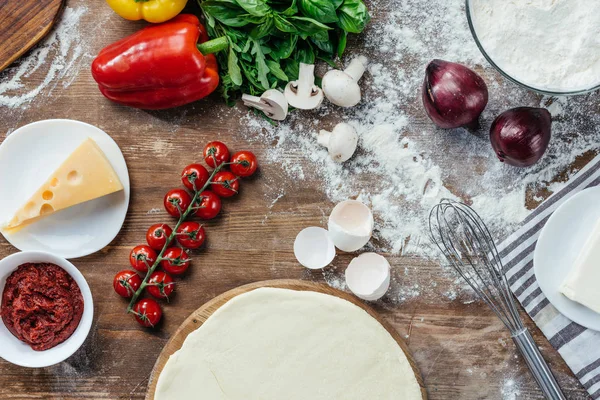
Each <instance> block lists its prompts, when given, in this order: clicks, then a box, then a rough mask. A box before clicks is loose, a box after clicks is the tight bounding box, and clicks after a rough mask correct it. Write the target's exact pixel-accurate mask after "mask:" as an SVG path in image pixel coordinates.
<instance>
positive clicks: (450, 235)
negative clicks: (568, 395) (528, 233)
mask: <svg viewBox="0 0 600 400" xmlns="http://www.w3.org/2000/svg"><path fill="white" fill-rule="evenodd" d="M429 230H430V232H431V236H432V239H433V241H434V242H435V244H436V245H437V246H438V247H439V249H440V250H441V251H442V253H443V254H444V256H445V257H446V258H447V259H448V262H450V264H451V265H452V266H453V267H454V269H456V271H457V272H458V273H459V274H460V276H462V277H463V279H464V280H466V281H467V283H468V284H469V285H470V286H471V287H472V288H473V290H474V291H475V292H476V293H477V295H478V296H479V297H480V298H481V299H482V300H483V301H484V302H485V303H486V304H487V305H488V306H489V307H490V308H491V309H492V310H493V311H494V313H495V314H496V315H497V316H498V318H500V320H501V321H502V323H504V325H505V326H506V327H507V328H508V329H509V330H510V333H511V335H512V339H513V341H514V342H515V344H516V346H517V348H518V349H519V351H520V352H521V354H522V355H523V357H524V358H525V361H526V362H527V365H528V366H529V369H530V370H531V372H532V373H533V376H534V378H535V380H536V381H537V383H538V384H539V386H540V388H541V389H542V392H543V393H544V396H545V397H546V398H547V399H552V400H559V399H565V396H564V394H563V393H562V391H561V389H560V387H559V386H558V383H557V382H556V379H554V376H553V375H552V372H551V371H550V368H549V367H548V364H546V361H544V359H543V358H542V355H541V353H540V351H539V349H538V348H537V346H536V344H535V342H534V341H533V338H532V336H531V334H530V333H529V331H528V330H527V328H525V326H524V325H523V321H522V320H521V318H520V317H519V312H518V310H517V306H516V305H515V301H514V299H513V296H512V293H511V292H510V287H509V284H508V280H507V279H506V276H505V274H504V270H503V266H502V261H501V259H500V255H499V254H498V250H497V248H496V245H495V244H494V240H493V239H492V236H491V235H490V232H489V230H488V228H487V227H486V226H485V224H484V222H483V221H482V220H481V217H480V216H479V215H477V213H476V212H475V211H474V210H473V209H472V208H471V207H469V206H467V205H466V204H463V203H459V202H456V201H453V200H448V199H444V200H442V201H441V202H440V204H438V205H436V206H435V207H433V209H432V210H431V213H430V214H429Z"/></svg>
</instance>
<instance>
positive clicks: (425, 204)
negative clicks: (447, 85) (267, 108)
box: [242, 0, 600, 298]
mask: <svg viewBox="0 0 600 400" xmlns="http://www.w3.org/2000/svg"><path fill="white" fill-rule="evenodd" d="M371 10H374V14H375V15H374V18H373V21H372V23H371V25H370V26H369V28H368V29H367V31H366V38H365V40H364V46H366V49H363V50H362V51H363V52H366V53H367V55H368V56H369V58H370V60H371V64H370V66H369V69H368V72H367V74H366V75H365V77H364V78H363V80H362V82H361V83H362V87H363V88H364V89H363V100H362V102H361V104H360V105H359V106H357V107H355V108H352V109H347V110H346V109H340V108H337V107H334V106H331V105H330V104H325V105H324V106H323V107H322V108H321V109H319V110H318V111H315V112H312V113H307V112H294V113H292V114H291V117H290V118H289V119H288V121H286V122H285V123H282V124H280V125H279V126H277V127H273V126H271V125H269V124H268V123H266V122H264V121H262V120H260V119H258V118H256V117H254V116H252V115H249V116H248V117H246V118H245V120H244V121H243V122H242V123H243V124H244V125H245V126H247V127H248V129H247V130H245V133H244V134H245V135H246V137H247V139H248V140H257V141H262V142H267V143H273V147H272V149H271V151H270V152H269V153H268V155H267V157H268V158H269V159H270V161H271V162H277V163H281V164H282V168H283V170H284V171H285V173H286V174H287V175H288V176H289V177H291V178H292V179H293V180H303V179H309V178H310V179H316V180H319V181H322V182H323V187H322V190H323V191H324V192H325V193H326V194H327V195H328V197H329V198H330V200H331V201H332V202H339V201H342V200H346V199H348V198H358V199H360V200H362V201H364V202H366V203H367V204H369V205H370V207H371V208H372V209H373V212H374V215H375V218H376V231H375V232H374V238H375V239H376V240H375V241H374V242H373V243H372V246H373V250H376V251H386V252H390V253H393V254H404V255H420V256H437V254H438V253H437V249H436V248H434V246H433V245H432V244H431V242H430V241H429V238H428V215H429V210H430V208H431V207H432V206H433V205H434V204H436V203H437V202H438V201H439V200H440V199H442V198H448V197H449V198H455V199H462V200H463V201H465V202H467V203H469V204H472V205H473V206H474V207H475V209H476V210H477V211H478V212H479V213H480V214H481V215H482V217H483V219H484V220H485V221H486V222H487V223H488V225H489V226H490V228H491V230H492V234H493V235H495V237H496V238H497V239H501V238H503V237H504V236H506V235H507V234H508V233H509V232H510V230H511V229H512V228H513V227H515V226H516V225H517V224H518V223H519V222H520V221H521V220H522V219H523V218H524V217H526V216H527V215H528V214H529V213H530V211H531V210H529V209H528V208H527V207H526V206H525V199H526V194H527V193H531V194H532V196H533V198H534V199H536V200H538V201H541V200H543V198H545V197H546V196H547V195H548V193H549V192H552V191H554V190H557V189H559V188H560V187H561V186H562V185H564V180H563V181H561V182H558V183H549V182H551V181H552V180H553V179H555V178H556V177H557V176H558V175H559V174H561V173H563V172H565V171H566V170H567V168H568V167H569V165H570V164H572V162H573V161H574V160H575V159H576V158H577V157H578V156H580V155H582V154H584V153H586V152H588V151H592V150H593V151H595V149H596V148H597V144H596V143H597V142H598V139H599V138H600V113H598V109H597V107H598V101H597V97H595V96H597V95H594V94H589V95H586V96H578V97H574V98H569V99H567V98H554V97H543V96H538V95H535V94H534V93H532V92H529V91H526V90H523V89H522V88H520V87H517V86H516V85H514V84H512V83H511V82H508V81H507V80H505V79H504V78H502V77H501V76H500V75H499V74H498V73H497V72H496V71H495V70H494V69H493V68H492V67H491V66H490V65H488V64H487V63H486V62H485V59H484V58H483V56H482V55H481V53H480V52H479V50H478V49H477V47H476V45H475V43H474V41H473V38H472V36H471V33H470V31H469V28H468V23H467V19H466V15H465V9H464V2H463V1H462V0H451V1H445V0H435V1H430V0H376V1H374V2H372V3H371ZM378 10H384V11H383V12H385V10H393V11H390V12H388V13H386V14H385V17H381V16H379V15H377V12H378ZM356 55H357V54H350V55H348V57H347V58H346V59H345V60H344V61H346V62H347V61H348V60H349V59H351V58H352V57H353V56H356ZM432 58H441V59H447V60H450V61H456V62H460V63H463V64H465V65H468V66H470V67H472V68H474V69H475V70H477V71H478V72H480V73H481V74H482V75H483V76H484V79H485V80H486V82H487V83H488V86H489V90H490V94H491V96H490V102H489V104H488V107H487V109H486V111H485V112H484V114H483V115H482V118H481V123H482V126H481V128H480V129H478V130H477V131H475V132H469V131H467V130H465V129H455V130H441V129H437V128H436V127H435V126H434V125H433V123H431V121H429V119H428V118H427V116H426V114H425V113H424V110H423V106H422V103H421V98H420V90H421V89H420V87H421V84H422V81H423V73H424V68H425V65H426V64H427V63H428V62H429V61H430V60H431V59H432ZM525 105H528V106H541V107H547V108H549V109H550V111H551V112H552V114H553V116H554V122H553V140H552V142H551V145H550V147H549V149H548V152H547V154H546V156H545V157H544V158H543V159H542V161H541V162H539V163H538V164H536V165H535V166H533V167H531V168H527V169H519V168H513V167H510V166H506V165H504V164H502V163H500V162H499V161H498V160H497V159H496V157H495V156H494V154H493V151H492V149H491V146H490V144H489V139H488V137H487V136H488V134H487V132H488V131H489V126H490V125H491V122H492V121H493V119H494V118H495V116H496V115H498V114H499V113H501V112H502V111H504V110H506V109H508V108H511V107H516V106H525ZM340 119H341V120H343V121H345V122H348V123H349V124H351V125H352V126H354V127H355V128H356V130H357V132H358V134H359V138H360V139H359V151H358V152H357V153H356V155H355V156H354V158H352V159H351V160H350V161H348V162H346V163H344V164H343V165H340V164H336V163H334V162H333V161H331V160H330V159H329V157H328V155H327V152H326V151H325V149H323V148H321V147H320V146H319V145H318V144H317V142H316V134H317V132H318V131H319V129H323V128H325V129H328V128H332V126H331V125H333V123H331V122H324V121H329V120H334V121H338V120H340ZM581 132H586V134H585V135H581V134H580V133H581ZM299 158H304V159H305V160H309V161H310V163H309V167H306V166H305V167H302V165H306V164H305V163H304V164H303V163H300V162H298V159H299ZM571 172H573V171H571ZM540 193H543V194H540ZM405 289H406V291H407V292H409V288H405ZM401 297H406V296H401ZM448 297H449V298H453V297H454V296H453V295H452V294H449V296H448Z"/></svg>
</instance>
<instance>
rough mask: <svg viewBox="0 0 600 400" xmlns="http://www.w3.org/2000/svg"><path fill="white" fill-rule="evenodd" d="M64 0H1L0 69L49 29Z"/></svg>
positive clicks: (21, 53) (38, 39)
mask: <svg viewBox="0 0 600 400" xmlns="http://www.w3.org/2000/svg"><path fill="white" fill-rule="evenodd" d="M65 1H66V0H0V71H2V70H3V69H4V68H6V67H8V66H9V65H10V64H12V62H13V61H15V60H16V59H17V58H19V57H21V56H22V55H23V54H24V53H25V52H26V51H27V50H29V49H30V48H31V47H33V45H35V44H36V43H37V42H39V41H40V40H41V39H42V38H43V37H44V36H46V35H47V34H48V32H50V29H52V27H53V26H54V23H55V22H56V20H57V19H58V15H59V14H60V12H61V10H62V8H63V6H64V4H65Z"/></svg>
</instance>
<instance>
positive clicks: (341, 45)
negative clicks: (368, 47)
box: [337, 30, 348, 58]
mask: <svg viewBox="0 0 600 400" xmlns="http://www.w3.org/2000/svg"><path fill="white" fill-rule="evenodd" d="M347 41H348V33H347V32H346V31H344V30H341V31H340V32H339V38H338V46H337V55H338V57H339V58H342V55H343V54H344V51H345V50H346V42H347Z"/></svg>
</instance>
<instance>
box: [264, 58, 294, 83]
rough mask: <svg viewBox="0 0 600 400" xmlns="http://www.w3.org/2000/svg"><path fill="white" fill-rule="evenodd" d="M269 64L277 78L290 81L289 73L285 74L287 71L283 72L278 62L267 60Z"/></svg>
mask: <svg viewBox="0 0 600 400" xmlns="http://www.w3.org/2000/svg"><path fill="white" fill-rule="evenodd" d="M267 65H268V67H269V70H271V73H272V74H273V76H274V77H275V78H277V79H281V80H282V81H286V82H287V81H289V79H288V77H287V75H286V74H285V72H283V70H282V69H281V66H280V65H279V63H278V62H275V61H271V60H267Z"/></svg>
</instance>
